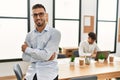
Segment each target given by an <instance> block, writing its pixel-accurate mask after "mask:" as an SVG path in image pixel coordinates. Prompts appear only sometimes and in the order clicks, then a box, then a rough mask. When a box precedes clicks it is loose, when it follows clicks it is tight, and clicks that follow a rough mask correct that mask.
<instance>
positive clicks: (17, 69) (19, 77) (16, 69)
mask: <svg viewBox="0 0 120 80" xmlns="http://www.w3.org/2000/svg"><path fill="white" fill-rule="evenodd" d="M13 70H14V73H15V75H16V78H17V80H22V78H23V74H22V70H21V68H20V65H19V64H15V65H14V66H13Z"/></svg>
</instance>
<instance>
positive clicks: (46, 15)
mask: <svg viewBox="0 0 120 80" xmlns="http://www.w3.org/2000/svg"><path fill="white" fill-rule="evenodd" d="M45 17H46V23H48V13H46V14H45Z"/></svg>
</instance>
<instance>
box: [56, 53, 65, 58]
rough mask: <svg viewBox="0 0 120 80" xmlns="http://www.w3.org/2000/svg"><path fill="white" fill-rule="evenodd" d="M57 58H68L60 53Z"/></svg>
mask: <svg viewBox="0 0 120 80" xmlns="http://www.w3.org/2000/svg"><path fill="white" fill-rule="evenodd" d="M57 58H66V56H65V55H64V54H60V53H59V54H58V57H57Z"/></svg>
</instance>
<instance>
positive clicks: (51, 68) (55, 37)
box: [22, 25, 61, 80]
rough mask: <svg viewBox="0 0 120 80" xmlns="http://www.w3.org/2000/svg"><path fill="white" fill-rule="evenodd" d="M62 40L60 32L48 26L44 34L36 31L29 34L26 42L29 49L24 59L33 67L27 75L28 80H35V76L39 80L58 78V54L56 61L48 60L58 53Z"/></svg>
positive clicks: (23, 56) (30, 67) (24, 54)
mask: <svg viewBox="0 0 120 80" xmlns="http://www.w3.org/2000/svg"><path fill="white" fill-rule="evenodd" d="M60 38H61V34H60V32H59V31H58V30H56V29H55V28H52V27H48V25H47V26H46V27H45V29H44V30H43V31H42V32H38V31H37V30H36V29H35V30H33V31H31V32H29V33H28V34H27V36H26V40H25V42H27V44H28V46H29V47H27V48H26V50H25V53H23V55H22V58H23V60H24V61H27V62H30V63H31V65H30V66H29V68H28V71H27V73H26V76H25V78H26V80H33V77H34V75H35V74H37V79H38V80H53V79H54V78H55V77H57V75H58V66H57V54H56V57H55V59H54V60H51V61H48V60H49V59H50V57H51V56H52V54H53V53H54V52H56V53H58V48H59V42H60Z"/></svg>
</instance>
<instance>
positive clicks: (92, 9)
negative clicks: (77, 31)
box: [81, 0, 96, 41]
mask: <svg viewBox="0 0 120 80" xmlns="http://www.w3.org/2000/svg"><path fill="white" fill-rule="evenodd" d="M85 15H88V16H94V21H96V0H82V9H81V18H82V19H81V41H82V40H85V39H86V38H87V36H88V35H87V33H84V32H83V31H84V25H83V23H84V22H83V21H84V16H85ZM95 26H96V24H95V22H94V27H95ZM95 30H96V28H94V31H95Z"/></svg>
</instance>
